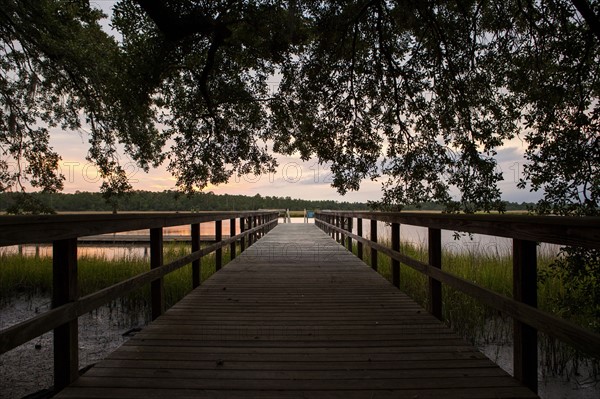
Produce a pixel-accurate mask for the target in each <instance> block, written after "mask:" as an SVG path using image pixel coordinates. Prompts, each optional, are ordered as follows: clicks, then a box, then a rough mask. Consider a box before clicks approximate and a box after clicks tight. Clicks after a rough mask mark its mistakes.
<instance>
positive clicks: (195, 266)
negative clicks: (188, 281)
mask: <svg viewBox="0 0 600 399" xmlns="http://www.w3.org/2000/svg"><path fill="white" fill-rule="evenodd" d="M199 250H200V223H194V224H192V252H196V251H199ZM200 263H201V259H196V260H195V261H193V262H192V288H196V287H198V286H199V285H200V280H201V277H200V267H201V264H200Z"/></svg>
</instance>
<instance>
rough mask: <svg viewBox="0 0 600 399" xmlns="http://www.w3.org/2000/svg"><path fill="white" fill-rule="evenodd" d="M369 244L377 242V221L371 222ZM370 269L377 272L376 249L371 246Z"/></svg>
mask: <svg viewBox="0 0 600 399" xmlns="http://www.w3.org/2000/svg"><path fill="white" fill-rule="evenodd" d="M370 240H371V242H377V220H375V219H372V220H371V238H370ZM371 268H372V269H373V270H375V271H377V249H376V248H375V246H374V245H371Z"/></svg>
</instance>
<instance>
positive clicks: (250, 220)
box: [248, 217, 254, 247]
mask: <svg viewBox="0 0 600 399" xmlns="http://www.w3.org/2000/svg"><path fill="white" fill-rule="evenodd" d="M252 224H253V223H252V217H249V218H248V230H252V227H254V226H253V225H252ZM253 238H254V237H253V236H252V233H250V234H248V247H250V246H252V242H253Z"/></svg>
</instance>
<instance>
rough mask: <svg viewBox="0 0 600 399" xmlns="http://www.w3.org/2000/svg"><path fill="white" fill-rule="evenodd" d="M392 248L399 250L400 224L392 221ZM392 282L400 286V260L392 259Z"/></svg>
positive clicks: (395, 285)
mask: <svg viewBox="0 0 600 399" xmlns="http://www.w3.org/2000/svg"><path fill="white" fill-rule="evenodd" d="M392 249H393V250H394V251H396V252H400V224H399V223H392ZM392 284H393V285H394V287H398V288H400V262H398V261H397V260H396V259H392Z"/></svg>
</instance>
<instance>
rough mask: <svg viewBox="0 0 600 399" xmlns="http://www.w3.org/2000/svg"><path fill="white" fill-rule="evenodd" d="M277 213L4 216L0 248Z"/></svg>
mask: <svg viewBox="0 0 600 399" xmlns="http://www.w3.org/2000/svg"><path fill="white" fill-rule="evenodd" d="M258 214H268V215H276V212H255V211H245V212H197V213H191V212H190V213H166V212H165V213H143V214H140V213H131V214H128V213H124V214H118V215H113V214H69V215H43V216H0V247H2V246H8V245H19V244H42V243H51V242H53V241H56V240H64V239H68V238H77V237H86V236H91V235H98V234H110V233H119V232H123V231H131V230H146V229H152V228H159V227H171V226H183V225H187V224H189V225H191V224H194V223H205V222H214V221H217V220H228V219H233V218H249V217H254V216H256V215H258Z"/></svg>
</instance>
